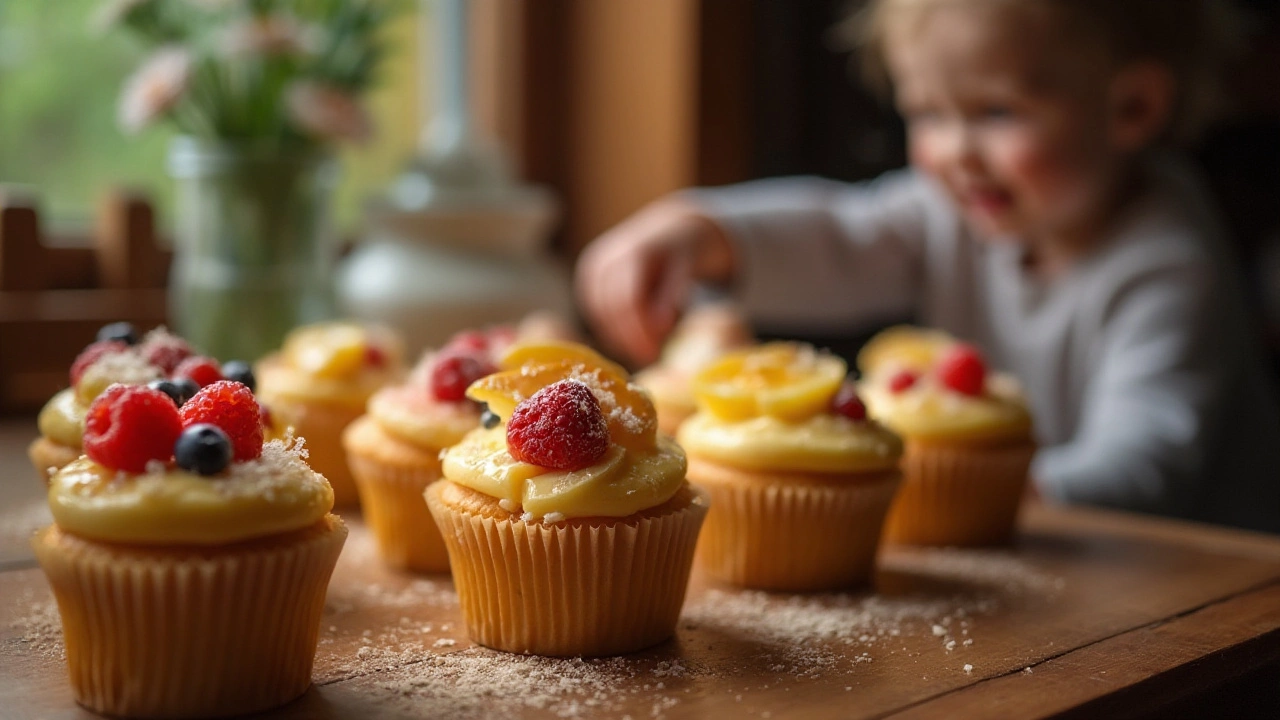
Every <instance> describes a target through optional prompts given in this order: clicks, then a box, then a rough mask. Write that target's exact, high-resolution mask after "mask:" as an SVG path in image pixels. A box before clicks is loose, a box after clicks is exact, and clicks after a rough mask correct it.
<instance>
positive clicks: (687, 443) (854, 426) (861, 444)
mask: <svg viewBox="0 0 1280 720" xmlns="http://www.w3.org/2000/svg"><path fill="white" fill-rule="evenodd" d="M678 438H679V442H680V445H681V446H682V447H683V448H685V449H686V450H688V451H689V452H690V453H691V454H693V455H694V456H696V457H699V458H707V459H709V460H713V461H715V462H718V463H721V464H723V465H732V466H734V467H739V468H743V469H745V470H761V471H766V470H768V471H786V472H815V473H862V472H877V471H882V470H892V469H894V468H895V467H897V464H898V458H899V457H900V456H901V455H902V441H901V440H899V439H898V436H897V435H894V434H893V433H892V432H890V431H889V430H887V429H885V428H884V427H883V426H881V425H879V424H877V423H874V422H865V421H854V420H850V419H849V418H846V417H844V416H842V415H835V414H823V415H814V416H813V417H811V418H809V419H808V420H805V421H803V422H799V423H789V422H785V421H782V420H779V419H777V418H772V417H769V416H767V415H762V416H760V417H755V418H750V419H748V420H741V421H738V422H725V421H723V420H721V419H719V418H717V417H716V416H714V415H712V414H710V413H706V412H701V413H698V414H697V415H694V416H693V417H691V418H689V419H688V420H686V421H685V422H684V424H683V425H681V426H680V433H679V436H678Z"/></svg>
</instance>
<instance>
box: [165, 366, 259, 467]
mask: <svg viewBox="0 0 1280 720" xmlns="http://www.w3.org/2000/svg"><path fill="white" fill-rule="evenodd" d="M172 404H173V403H170V405H172ZM178 412H179V414H180V415H181V416H182V426H183V427H190V426H192V425H196V424H198V423H209V424H210V425H217V426H218V427H220V428H222V431H223V432H225V433H226V434H227V436H228V437H230V438H231V446H232V447H233V448H235V459H236V460H237V461H238V462H244V461H245V460H253V459H254V458H256V457H258V456H259V455H261V454H262V410H261V409H260V408H259V407H258V401H257V400H255V399H254V397H253V392H252V391H250V390H249V388H247V387H245V386H244V385H243V384H241V383H238V382H233V381H231V380H219V381H217V382H215V383H213V384H212V385H206V386H205V387H203V388H201V390H200V392H198V393H196V396H195V397H193V398H191V399H190V400H188V401H187V403H186V404H185V405H183V406H182V408H181V409H180V410H179V411H178Z"/></svg>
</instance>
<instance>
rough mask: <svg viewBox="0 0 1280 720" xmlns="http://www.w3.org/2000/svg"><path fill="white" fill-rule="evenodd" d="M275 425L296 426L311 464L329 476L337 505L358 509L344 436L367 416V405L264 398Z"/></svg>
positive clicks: (357, 494) (295, 430)
mask: <svg viewBox="0 0 1280 720" xmlns="http://www.w3.org/2000/svg"><path fill="white" fill-rule="evenodd" d="M263 403H264V404H265V405H266V406H267V409H268V410H270V411H271V415H272V419H273V422H274V423H275V424H276V425H280V426H285V425H288V426H292V427H293V431H294V434H295V435H298V436H299V437H302V438H305V439H306V441H307V442H306V447H307V464H308V465H310V466H311V469H312V470H315V471H316V472H318V473H320V474H321V475H323V476H325V479H327V480H328V481H329V485H330V486H332V487H333V506H334V507H336V508H341V507H354V506H356V505H358V504H359V503H360V495H359V492H358V491H357V490H356V481H355V478H354V477H352V475H351V469H350V468H349V467H348V466H347V454H346V452H345V451H344V450H343V448H342V433H343V431H344V430H346V428H347V426H348V425H350V424H351V423H352V422H354V421H355V419H356V418H358V417H360V416H361V415H363V414H364V406H363V405H362V406H360V407H347V406H344V405H333V404H320V403H307V402H303V401H299V400H292V399H287V398H278V397H274V396H272V397H264V398H263Z"/></svg>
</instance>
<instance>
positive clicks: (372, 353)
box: [364, 345, 387, 368]
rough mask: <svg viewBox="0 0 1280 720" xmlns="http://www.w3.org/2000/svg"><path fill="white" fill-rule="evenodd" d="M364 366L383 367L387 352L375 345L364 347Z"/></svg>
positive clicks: (385, 362)
mask: <svg viewBox="0 0 1280 720" xmlns="http://www.w3.org/2000/svg"><path fill="white" fill-rule="evenodd" d="M364 364H365V365H368V366H369V367H376V368H380V367H385V366H386V364H387V351H386V350H383V349H382V348H380V347H378V346H377V345H366V346H365V347H364Z"/></svg>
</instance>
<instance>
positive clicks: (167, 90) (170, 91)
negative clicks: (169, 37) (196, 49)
mask: <svg viewBox="0 0 1280 720" xmlns="http://www.w3.org/2000/svg"><path fill="white" fill-rule="evenodd" d="M191 64H192V61H191V53H189V52H187V50H186V49H185V48H182V47H178V46H174V45H170V46H167V47H163V48H160V49H159V50H157V51H156V52H155V53H154V54H153V55H152V56H151V57H149V58H147V60H146V62H144V63H143V64H142V67H140V68H138V70H137V71H136V72H134V74H133V75H131V76H130V77H129V79H128V80H126V81H125V83H124V92H122V93H121V95H120V105H119V107H118V108H117V119H118V120H119V122H120V126H121V127H122V128H124V129H125V130H126V131H127V132H130V133H136V132H138V131H139V130H141V129H143V128H144V127H146V126H147V125H150V124H151V123H152V122H154V121H155V120H156V119H158V118H160V117H161V116H163V115H164V114H165V113H167V112H169V110H171V109H172V108H173V106H174V105H177V104H178V101H179V100H181V99H182V94H183V93H184V92H186V89H187V85H188V83H189V82H190V80H191Z"/></svg>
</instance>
